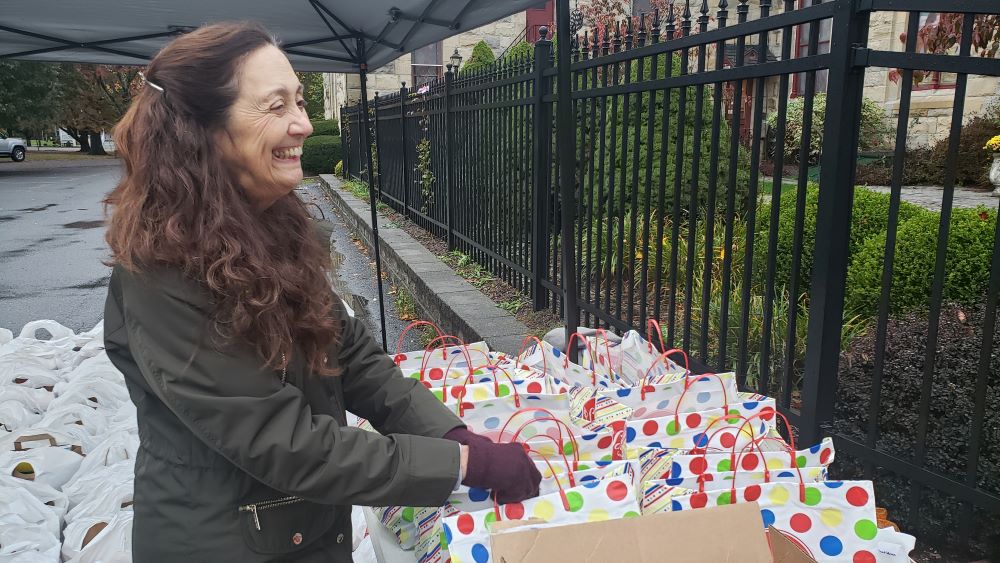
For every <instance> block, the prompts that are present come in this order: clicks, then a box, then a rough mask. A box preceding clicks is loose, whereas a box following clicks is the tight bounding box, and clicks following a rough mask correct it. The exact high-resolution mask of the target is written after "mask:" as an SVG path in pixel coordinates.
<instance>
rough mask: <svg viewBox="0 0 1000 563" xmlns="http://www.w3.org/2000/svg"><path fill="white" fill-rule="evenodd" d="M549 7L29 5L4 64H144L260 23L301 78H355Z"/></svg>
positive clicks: (433, 1) (223, 1)
mask: <svg viewBox="0 0 1000 563" xmlns="http://www.w3.org/2000/svg"><path fill="white" fill-rule="evenodd" d="M542 2H544V0H541V1H540V0H408V1H402V2H400V1H399V0H363V1H346V0H293V1H287V0H286V1H283V2H274V1H272V0H268V1H265V0H169V1H168V0H88V1H86V2H81V1H80V0H33V1H30V2H8V3H5V4H6V5H5V6H4V7H3V10H2V12H0V57H7V58H18V59H31V60H36V61H69V62H80V63H99V64H118V65H120V64H146V63H147V62H148V61H149V60H150V59H151V58H152V57H153V56H154V55H155V54H156V52H157V51H159V50H160V48H161V47H163V45H164V44H165V43H167V42H168V41H170V39H171V38H172V37H173V36H174V35H177V34H178V33H183V32H185V31H187V30H190V29H193V28H196V27H198V26H201V25H204V24H208V23H214V22H220V21H232V20H253V21H257V22H260V23H262V24H264V25H265V26H266V27H267V29H268V30H270V31H271V32H272V33H273V34H274V35H275V37H277V38H278V39H279V40H280V41H281V43H282V46H283V47H284V49H285V51H286V52H287V53H288V54H289V58H290V59H291V61H292V65H293V66H294V67H295V69H296V70H300V71H316V72H351V73H353V72H359V70H361V69H360V68H359V67H360V65H363V64H367V65H368V67H369V68H378V67H380V66H382V65H384V64H385V63H388V62H390V61H392V60H393V59H395V58H396V57H399V56H400V55H401V54H403V53H407V52H410V51H413V50H414V49H418V48H420V47H423V46H426V45H430V44H431V43H434V42H435V41H440V40H441V39H444V38H446V37H450V36H452V35H456V34H458V33H462V32H463V31H468V30H470V29H474V28H476V27H479V26H481V25H484V24H487V23H490V22H493V21H496V20H498V19H500V18H503V17H506V16H509V15H511V14H515V13H517V12H520V11H523V10H524V9H525V8H530V7H532V6H535V5H537V4H540V3H542Z"/></svg>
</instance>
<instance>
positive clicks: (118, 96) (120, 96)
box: [59, 64, 142, 154]
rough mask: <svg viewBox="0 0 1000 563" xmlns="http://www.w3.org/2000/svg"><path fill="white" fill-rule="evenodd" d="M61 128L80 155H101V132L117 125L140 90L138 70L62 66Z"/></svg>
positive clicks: (124, 67) (138, 68)
mask: <svg viewBox="0 0 1000 563" xmlns="http://www.w3.org/2000/svg"><path fill="white" fill-rule="evenodd" d="M61 70H62V73H61V83H62V97H63V103H62V108H61V114H60V119H59V123H60V127H61V128H62V129H63V130H64V131H66V133H67V134H69V135H70V136H71V137H73V138H74V139H75V140H76V141H77V142H78V143H80V150H81V151H82V152H89V153H90V154H104V145H103V143H102V141H101V132H102V131H106V130H108V129H110V128H111V127H112V126H114V124H115V123H117V122H118V120H119V119H121V117H122V116H123V115H125V111H126V110H128V107H129V105H130V104H131V103H132V98H133V96H134V95H135V94H136V92H138V90H139V88H141V87H142V78H141V77H140V75H139V73H140V71H141V70H142V69H141V68H140V67H128V66H113V65H78V64H65V65H62V67H61Z"/></svg>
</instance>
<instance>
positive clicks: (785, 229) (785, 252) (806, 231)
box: [754, 184, 934, 293]
mask: <svg viewBox="0 0 1000 563" xmlns="http://www.w3.org/2000/svg"><path fill="white" fill-rule="evenodd" d="M795 200H796V193H795V192H794V191H786V192H784V193H782V194H781V202H780V204H779V208H780V209H779V212H778V213H779V215H778V246H777V251H776V254H775V257H774V260H775V275H774V280H775V281H774V284H775V287H781V286H787V285H790V283H791V279H792V277H791V276H792V252H793V250H794V249H793V242H794V235H795V203H796V201H795ZM889 201H890V198H889V194H883V193H879V192H873V191H871V190H866V189H864V188H856V189H855V190H854V204H853V207H852V211H851V241H850V256H851V257H852V261H853V257H855V256H856V255H857V253H858V252H859V251H860V249H861V248H862V246H863V245H864V244H865V242H866V241H868V240H869V239H870V238H872V237H875V236H878V235H882V238H883V240H885V232H886V230H887V229H888V228H889ZM818 202H819V186H817V185H815V184H810V185H809V186H808V187H807V188H806V198H805V213H804V220H803V223H802V226H803V228H802V257H801V263H800V266H799V272H800V275H801V278H800V280H799V282H800V283H799V288H800V290H801V291H803V292H804V291H808V290H809V288H810V287H811V286H812V283H811V282H812V267H813V246H814V244H815V242H816V211H817V203H818ZM918 215H934V214H933V213H931V212H930V211H927V210H926V209H924V208H922V207H920V206H917V205H913V204H912V203H907V202H905V201H901V202H900V205H899V224H900V225H902V223H903V222H905V221H907V220H908V219H910V218H912V217H916V216H918ZM770 228H771V205H770V204H765V205H762V206H761V207H760V209H759V210H758V211H757V222H756V227H755V232H754V275H755V276H756V277H757V279H758V280H763V279H764V276H765V273H766V272H767V250H768V249H767V244H768V236H769V233H770ZM875 285H876V288H877V287H878V286H879V285H880V284H879V283H878V282H876V284H875ZM847 291H848V293H850V292H851V291H852V288H851V286H850V285H848V289H847Z"/></svg>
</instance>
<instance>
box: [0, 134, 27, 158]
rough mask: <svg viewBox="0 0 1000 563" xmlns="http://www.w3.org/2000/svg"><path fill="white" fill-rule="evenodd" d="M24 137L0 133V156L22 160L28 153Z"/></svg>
mask: <svg viewBox="0 0 1000 563" xmlns="http://www.w3.org/2000/svg"><path fill="white" fill-rule="evenodd" d="M26 146H27V145H26V144H25V142H24V139H18V138H17V137H4V136H3V135H0V157H5V156H9V157H10V159H11V160H13V161H14V162H22V161H23V160H24V157H25V156H26V155H27V154H28V152H27V150H26V149H25V147H26Z"/></svg>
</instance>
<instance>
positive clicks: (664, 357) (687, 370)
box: [641, 348, 691, 387]
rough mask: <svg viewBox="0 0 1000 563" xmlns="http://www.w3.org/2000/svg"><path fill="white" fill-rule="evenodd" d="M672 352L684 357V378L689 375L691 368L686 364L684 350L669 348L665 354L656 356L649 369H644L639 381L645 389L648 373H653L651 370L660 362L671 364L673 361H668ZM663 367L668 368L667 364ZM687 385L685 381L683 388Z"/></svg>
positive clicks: (686, 359)
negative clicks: (644, 371) (664, 361)
mask: <svg viewBox="0 0 1000 563" xmlns="http://www.w3.org/2000/svg"><path fill="white" fill-rule="evenodd" d="M674 352H680V353H681V354H682V355H683V356H684V376H685V377H686V376H688V375H691V367H690V364H689V362H688V355H687V352H685V351H684V350H680V349H678V348H671V349H670V350H667V351H666V352H663V353H661V354H660V355H659V356H657V357H656V359H655V360H653V363H652V364H650V365H649V367H648V368H647V369H646V373H645V374H644V375H643V376H642V381H641V383H642V385H643V387H645V386H646V382H647V381H649V372H651V371H653V368H655V367H656V364H658V363H660V362H661V361H662V360H667V361H668V362H673V360H671V359H670V354H673V353H674ZM664 366H665V367H669V366H668V365H667V364H664ZM687 385H688V382H687V381H685V382H684V386H685V387H687Z"/></svg>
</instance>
